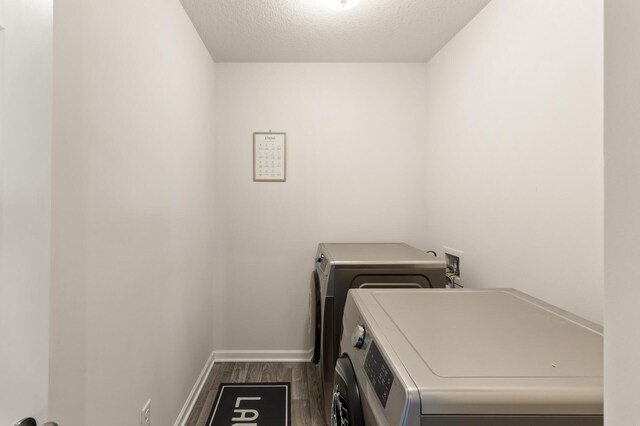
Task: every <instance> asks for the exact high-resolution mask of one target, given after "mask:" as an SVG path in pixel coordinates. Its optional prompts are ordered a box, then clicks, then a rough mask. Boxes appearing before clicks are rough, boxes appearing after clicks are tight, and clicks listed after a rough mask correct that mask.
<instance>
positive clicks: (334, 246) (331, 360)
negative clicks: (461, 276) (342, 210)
mask: <svg viewBox="0 0 640 426" xmlns="http://www.w3.org/2000/svg"><path fill="white" fill-rule="evenodd" d="M445 269H446V263H445V261H444V260H442V259H439V258H437V257H435V256H434V255H432V254H429V253H425V252H424V251H422V250H419V249H417V248H415V247H411V246H409V245H407V244H405V243H322V244H319V245H318V251H317V254H316V268H315V270H314V271H313V273H312V275H311V295H312V296H314V295H315V297H316V298H315V302H313V301H312V302H311V311H310V313H311V318H312V321H315V326H312V327H311V328H312V330H313V333H314V335H313V336H312V337H313V340H314V342H315V345H314V355H313V361H314V362H315V363H316V364H318V366H319V369H320V378H321V381H322V389H323V395H324V396H325V397H324V412H325V416H326V418H327V419H328V418H329V412H330V405H331V404H330V402H331V398H330V397H331V394H332V386H333V375H334V369H335V366H336V360H337V359H338V356H339V355H340V354H339V344H340V332H341V330H342V314H343V312H344V303H345V301H346V299H347V292H348V291H349V289H351V288H361V287H386V288H388V287H393V288H423V287H424V288H429V287H434V288H437V287H440V288H441V287H444V286H445V282H446V278H445Z"/></svg>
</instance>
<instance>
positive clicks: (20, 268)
mask: <svg viewBox="0 0 640 426" xmlns="http://www.w3.org/2000/svg"><path fill="white" fill-rule="evenodd" d="M52 17H53V6H52V2H51V0H27V1H19V2H18V1H11V0H9V1H7V0H0V27H4V30H0V348H1V349H0V383H1V384H2V385H0V424H1V425H9V424H14V423H15V422H16V421H17V420H19V419H21V418H23V417H26V416H33V417H35V418H36V419H37V420H38V421H39V422H43V421H46V417H47V388H48V386H47V383H48V359H49V357H48V353H49V348H48V346H49V280H50V274H49V269H50V256H49V244H50V232H51V208H50V201H51V71H52V59H51V54H52V35H53V34H52Z"/></svg>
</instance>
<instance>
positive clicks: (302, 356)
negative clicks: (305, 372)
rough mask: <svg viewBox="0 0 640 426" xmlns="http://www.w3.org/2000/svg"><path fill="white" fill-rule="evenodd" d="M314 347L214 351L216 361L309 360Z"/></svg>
mask: <svg viewBox="0 0 640 426" xmlns="http://www.w3.org/2000/svg"><path fill="white" fill-rule="evenodd" d="M312 355H313V349H310V350H306V351H305V350H298V351H277V350H276V351H265V350H223V351H213V358H214V359H215V361H216V362H228V361H231V362H250V361H268V362H307V361H310V360H311V356H312Z"/></svg>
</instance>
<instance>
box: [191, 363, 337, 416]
mask: <svg viewBox="0 0 640 426" xmlns="http://www.w3.org/2000/svg"><path fill="white" fill-rule="evenodd" d="M242 382H291V425H292V426H325V423H324V420H323V418H322V411H321V403H322V401H321V393H320V392H321V390H320V378H319V376H318V371H317V368H316V366H315V365H313V364H311V363H309V362H222V363H215V364H214V365H213V368H212V371H211V374H210V375H209V377H208V378H207V382H206V383H205V385H204V387H203V388H202V392H201V393H200V395H199V396H198V399H197V400H196V404H195V406H194V407H193V410H192V411H191V415H190V416H189V420H188V421H187V426H205V424H206V422H207V417H208V416H209V411H211V407H213V401H214V399H215V397H216V394H217V392H218V387H219V385H220V383H242Z"/></svg>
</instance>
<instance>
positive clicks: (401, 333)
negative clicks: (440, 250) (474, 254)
mask: <svg viewBox="0 0 640 426" xmlns="http://www.w3.org/2000/svg"><path fill="white" fill-rule="evenodd" d="M343 328H344V329H343V333H342V339H341V353H342V356H341V358H340V359H339V360H338V362H337V364H336V372H335V380H334V388H333V397H332V410H331V411H332V413H331V417H332V424H337V425H341V424H348V425H351V426H362V425H365V426H387V425H389V426H419V425H421V426H471V425H473V426H516V425H517V426H525V425H526V426H542V425H545V426H560V425H562V426H576V425H581V426H592V425H602V424H603V417H602V415H603V379H602V374H603V353H602V351H603V334H602V328H601V327H600V326H598V325H596V324H593V323H590V322H588V321H586V320H584V319H581V318H579V317H576V316H574V315H571V314H569V313H567V312H565V311H562V310H560V309H558V308H555V307H553V306H551V305H549V304H546V303H544V302H541V301H539V300H537V299H534V298H532V297H530V296H527V295H525V294H523V293H521V292H518V291H516V290H511V289H500V290H479V289H478V290H471V289H464V290H460V289H456V290H449V289H419V290H402V291H396V290H385V289H370V290H350V291H349V295H348V297H347V302H346V306H345V313H344V318H343Z"/></svg>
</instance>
